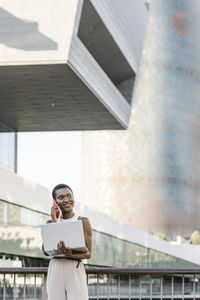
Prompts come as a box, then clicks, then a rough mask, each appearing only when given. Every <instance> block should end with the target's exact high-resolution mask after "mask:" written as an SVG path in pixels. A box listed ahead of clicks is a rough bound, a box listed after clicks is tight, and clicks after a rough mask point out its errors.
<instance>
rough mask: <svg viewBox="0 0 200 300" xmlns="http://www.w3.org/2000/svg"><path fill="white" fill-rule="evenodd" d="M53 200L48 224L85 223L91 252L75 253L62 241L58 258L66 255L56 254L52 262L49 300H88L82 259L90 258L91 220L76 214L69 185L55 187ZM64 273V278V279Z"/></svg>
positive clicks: (48, 283)
mask: <svg viewBox="0 0 200 300" xmlns="http://www.w3.org/2000/svg"><path fill="white" fill-rule="evenodd" d="M52 197H53V200H54V203H53V206H52V208H51V220H49V221H47V222H48V223H52V222H53V223H56V222H71V221H76V220H82V223H83V231H84V237H85V244H86V247H87V249H88V250H87V252H85V253H78V252H76V253H73V251H72V250H71V249H70V248H69V247H68V246H67V245H65V244H64V242H63V241H59V243H58V245H57V249H56V250H55V251H56V253H57V254H59V255H60V254H63V256H62V257H58V256H56V255H55V256H53V258H52V259H51V261H50V264H49V269H48V277H47V293H48V299H49V300H55V299H56V297H58V298H59V299H63V300H65V299H67V300H73V299H77V300H86V299H88V289H87V282H86V273H85V269H84V265H83V263H82V262H81V259H88V258H90V256H91V250H92V228H91V225H90V221H89V220H88V219H87V218H85V217H81V216H78V215H77V214H76V213H74V210H73V208H74V194H73V191H72V189H71V188H70V187H69V186H68V185H66V184H58V185H57V186H55V188H54V189H53V191H52ZM59 212H61V214H60V213H59ZM58 213H59V215H58ZM44 253H45V252H44ZM45 254H46V253H45ZM61 272H62V273H61ZM63 272H64V276H61V274H62V275H63ZM58 278H60V280H59V281H58V280H57V279H58ZM55 282H56V284H55ZM66 295H67V298H66Z"/></svg>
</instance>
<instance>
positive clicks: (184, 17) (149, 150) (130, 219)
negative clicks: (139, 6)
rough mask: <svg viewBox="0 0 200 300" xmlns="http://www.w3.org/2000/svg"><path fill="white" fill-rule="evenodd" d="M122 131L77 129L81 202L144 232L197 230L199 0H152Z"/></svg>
mask: <svg viewBox="0 0 200 300" xmlns="http://www.w3.org/2000/svg"><path fill="white" fill-rule="evenodd" d="M149 8H150V19H149V25H148V29H147V35H146V42H145V47H144V51H143V56H142V60H141V65H140V74H139V76H138V78H137V83H136V89H135V93H134V102H133V103H134V104H133V107H132V115H131V120H130V124H129V129H128V130H127V131H104V132H92V133H89V132H85V133H83V180H82V195H83V202H84V203H88V204H89V205H91V206H94V207H95V208H96V209H99V210H100V211H102V212H104V213H106V214H109V215H112V216H113V217H114V218H116V219H118V220H120V221H122V222H125V223H129V224H131V225H133V226H134V227H136V228H139V229H142V230H145V231H149V232H154V233H155V232H162V233H165V234H167V235H168V236H170V237H172V236H175V235H177V234H182V235H184V236H189V235H190V234H191V232H192V231H194V230H195V229H200V218H199V216H200V185H199V177H200V161H199V154H200V151H199V146H200V141H199V133H200V130H199V124H200V84H199V83H200V79H199V78H200V77H199V60H200V55H199V53H200V49H199V48H200V47H199V45H200V43H199V42H200V38H199V35H198V32H199V28H200V22H199V21H198V20H199V18H198V12H199V11H200V2H199V1H198V0H191V1H186V0H173V1H166V0H152V1H151V2H150V7H149Z"/></svg>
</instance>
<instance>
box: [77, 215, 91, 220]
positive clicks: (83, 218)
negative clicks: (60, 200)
mask: <svg viewBox="0 0 200 300" xmlns="http://www.w3.org/2000/svg"><path fill="white" fill-rule="evenodd" d="M78 220H85V221H89V219H88V218H86V217H81V216H79V217H78Z"/></svg>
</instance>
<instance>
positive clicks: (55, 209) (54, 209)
mask: <svg viewBox="0 0 200 300" xmlns="http://www.w3.org/2000/svg"><path fill="white" fill-rule="evenodd" d="M59 211H60V208H59V206H58V204H55V205H53V206H52V207H51V219H52V222H53V223H56V222H57V220H58V218H57V216H56V215H57V213H58V212H59Z"/></svg>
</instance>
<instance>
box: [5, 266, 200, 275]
mask: <svg viewBox="0 0 200 300" xmlns="http://www.w3.org/2000/svg"><path fill="white" fill-rule="evenodd" d="M47 270H48V268H46V267H24V268H14V267H0V274H46V273H47ZM86 273H87V274H113V275H142V274H149V275H151V274H160V275H168V274H170V275H172V274H185V275H186V274H200V268H194V269H182V268H170V269H166V268H165V269H163V268H156V269H152V268H151V269H150V268H148V269H147V268H145V269H139V268H99V267H86Z"/></svg>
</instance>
